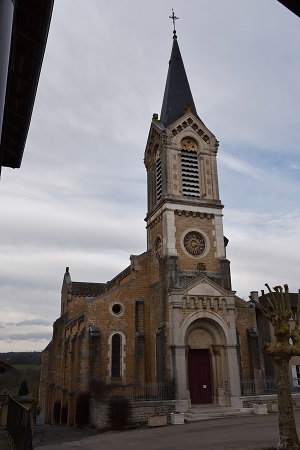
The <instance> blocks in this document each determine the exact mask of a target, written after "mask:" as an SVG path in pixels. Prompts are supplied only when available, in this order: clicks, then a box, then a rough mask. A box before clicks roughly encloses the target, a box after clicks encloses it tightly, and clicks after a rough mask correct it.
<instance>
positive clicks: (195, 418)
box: [184, 404, 253, 423]
mask: <svg viewBox="0 0 300 450" xmlns="http://www.w3.org/2000/svg"><path fill="white" fill-rule="evenodd" d="M251 413H253V408H243V409H240V408H232V407H230V406H220V405H215V404H205V405H193V406H191V407H190V408H189V410H188V412H187V413H184V421H185V422H186V423H191V422H200V421H201V420H211V419H220V418H222V417H232V416H241V415H244V414H251Z"/></svg>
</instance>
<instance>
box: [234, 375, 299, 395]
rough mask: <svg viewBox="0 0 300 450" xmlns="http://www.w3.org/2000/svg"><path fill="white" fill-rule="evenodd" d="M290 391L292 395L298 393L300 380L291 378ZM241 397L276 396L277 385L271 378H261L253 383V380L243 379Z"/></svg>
mask: <svg viewBox="0 0 300 450" xmlns="http://www.w3.org/2000/svg"><path fill="white" fill-rule="evenodd" d="M290 381H291V391H292V393H296V392H299V393H300V380H299V379H298V378H291V380H290ZM241 388H242V389H241V390H242V395H246V396H247V395H267V394H276V393H277V385H276V379H275V378H272V377H268V378H263V379H262V380H261V381H259V382H255V381H254V380H253V379H251V378H249V379H244V380H243V381H242V382H241Z"/></svg>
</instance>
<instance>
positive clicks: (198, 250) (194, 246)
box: [183, 231, 205, 256]
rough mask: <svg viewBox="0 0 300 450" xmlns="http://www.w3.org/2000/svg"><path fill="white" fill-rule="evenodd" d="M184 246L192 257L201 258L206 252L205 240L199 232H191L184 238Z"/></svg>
mask: <svg viewBox="0 0 300 450" xmlns="http://www.w3.org/2000/svg"><path fill="white" fill-rule="evenodd" d="M183 245H184V248H185V249H186V251H187V252H188V253H189V254H190V255H192V256H200V255H202V253H204V251H205V239H204V237H203V236H202V234H201V233H199V232H198V231H189V232H188V233H187V234H186V235H185V236H184V239H183Z"/></svg>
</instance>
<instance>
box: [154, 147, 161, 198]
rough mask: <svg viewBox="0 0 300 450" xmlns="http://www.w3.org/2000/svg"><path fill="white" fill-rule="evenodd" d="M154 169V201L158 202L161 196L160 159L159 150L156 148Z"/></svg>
mask: <svg viewBox="0 0 300 450" xmlns="http://www.w3.org/2000/svg"><path fill="white" fill-rule="evenodd" d="M155 170H156V202H158V201H159V200H160V199H161V196H162V187H161V160H160V156H159V150H157V152H156V161H155Z"/></svg>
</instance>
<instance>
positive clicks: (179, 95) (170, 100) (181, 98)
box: [160, 30, 198, 127]
mask: <svg viewBox="0 0 300 450" xmlns="http://www.w3.org/2000/svg"><path fill="white" fill-rule="evenodd" d="M187 105H188V108H189V109H190V110H191V111H192V113H193V114H194V115H195V116H197V117H198V115H197V111H196V107H195V104H194V100H193V96H192V92H191V89H190V85H189V82H188V78H187V75H186V72H185V68H184V64H183V61H182V57H181V53H180V49H179V45H178V41H177V35H176V31H175V30H174V36H173V47H172V52H171V58H170V61H169V70H168V75H167V81H166V87H165V93H164V99H163V103H162V108H161V113H160V121H161V122H162V123H163V124H164V126H165V127H167V126H169V125H170V124H171V123H173V122H175V120H177V119H178V118H179V117H181V116H182V115H183V114H184V112H185V109H186V107H187Z"/></svg>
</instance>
